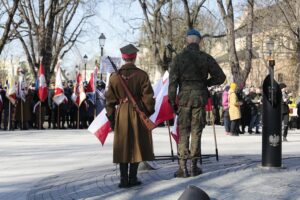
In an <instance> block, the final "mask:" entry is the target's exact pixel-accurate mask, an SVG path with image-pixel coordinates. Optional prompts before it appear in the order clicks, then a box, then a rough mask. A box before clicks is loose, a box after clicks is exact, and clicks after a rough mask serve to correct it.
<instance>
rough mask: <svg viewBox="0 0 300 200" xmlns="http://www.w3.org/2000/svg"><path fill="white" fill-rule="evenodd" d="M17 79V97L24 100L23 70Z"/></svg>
mask: <svg viewBox="0 0 300 200" xmlns="http://www.w3.org/2000/svg"><path fill="white" fill-rule="evenodd" d="M18 78H19V81H18V83H17V91H16V94H17V97H18V98H20V99H21V100H22V101H23V102H25V101H26V78H25V74H24V73H23V72H21V73H20V75H19V77H18Z"/></svg>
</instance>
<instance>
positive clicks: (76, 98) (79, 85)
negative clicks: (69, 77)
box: [71, 72, 86, 107]
mask: <svg viewBox="0 0 300 200" xmlns="http://www.w3.org/2000/svg"><path fill="white" fill-rule="evenodd" d="M71 98H72V101H73V102H74V103H75V104H76V105H77V106H78V107H80V105H81V103H82V102H83V101H84V100H85V99H86V95H85V92H84V88H83V82H82V76H81V74H80V72H78V73H77V77H76V85H75V87H74V93H73V94H72V97H71Z"/></svg>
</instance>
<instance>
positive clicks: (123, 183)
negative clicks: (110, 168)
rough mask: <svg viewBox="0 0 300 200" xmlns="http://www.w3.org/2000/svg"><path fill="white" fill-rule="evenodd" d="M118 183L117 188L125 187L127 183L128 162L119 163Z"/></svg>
mask: <svg viewBox="0 0 300 200" xmlns="http://www.w3.org/2000/svg"><path fill="white" fill-rule="evenodd" d="M120 174H121V177H120V184H119V188H126V187H128V186H129V184H128V163H120Z"/></svg>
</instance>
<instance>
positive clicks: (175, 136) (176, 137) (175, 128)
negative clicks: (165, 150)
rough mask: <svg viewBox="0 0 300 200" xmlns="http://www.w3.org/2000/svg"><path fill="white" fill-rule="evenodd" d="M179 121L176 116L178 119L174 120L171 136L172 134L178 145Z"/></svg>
mask: <svg viewBox="0 0 300 200" xmlns="http://www.w3.org/2000/svg"><path fill="white" fill-rule="evenodd" d="M177 121H178V116H177V115H176V117H175V119H174V126H173V127H172V130H171V134H172V137H173V139H174V140H175V142H176V143H177V144H178V142H179V127H178V124H177Z"/></svg>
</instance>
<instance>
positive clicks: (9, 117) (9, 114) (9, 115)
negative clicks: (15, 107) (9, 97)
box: [7, 101, 11, 131]
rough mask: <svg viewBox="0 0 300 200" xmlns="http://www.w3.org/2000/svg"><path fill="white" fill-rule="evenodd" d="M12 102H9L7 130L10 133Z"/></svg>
mask: <svg viewBox="0 0 300 200" xmlns="http://www.w3.org/2000/svg"><path fill="white" fill-rule="evenodd" d="M10 110H11V102H10V101H9V103H8V125H7V130H9V131H10V128H11V112H10Z"/></svg>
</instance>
